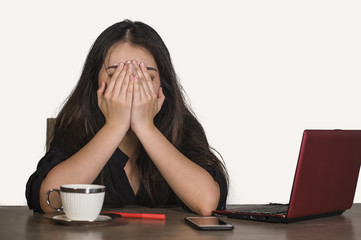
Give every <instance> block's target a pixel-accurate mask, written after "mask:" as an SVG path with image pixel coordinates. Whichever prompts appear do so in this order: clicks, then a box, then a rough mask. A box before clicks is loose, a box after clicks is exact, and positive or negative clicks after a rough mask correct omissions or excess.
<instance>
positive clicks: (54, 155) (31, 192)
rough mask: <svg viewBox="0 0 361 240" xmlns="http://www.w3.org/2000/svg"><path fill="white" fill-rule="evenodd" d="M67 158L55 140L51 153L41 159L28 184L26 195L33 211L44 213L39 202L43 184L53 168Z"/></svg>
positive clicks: (51, 145) (51, 146)
mask: <svg viewBox="0 0 361 240" xmlns="http://www.w3.org/2000/svg"><path fill="white" fill-rule="evenodd" d="M67 158H68V157H67V156H65V155H64V154H63V153H62V152H61V151H60V149H59V147H58V144H57V142H56V141H55V140H54V141H52V143H51V144H50V149H49V151H48V152H47V153H46V154H45V156H44V157H43V158H42V159H40V161H39V163H38V166H37V168H36V171H35V172H34V173H33V174H32V175H31V176H30V177H29V180H28V182H27V184H26V192H25V195H26V199H27V202H28V206H29V208H30V209H33V210H34V211H35V212H41V213H42V212H43V210H42V209H41V207H40V200H39V194H40V186H41V183H42V181H43V179H44V178H45V177H46V175H47V174H48V173H49V172H50V170H51V169H52V168H53V167H55V166H56V165H58V164H59V163H61V162H62V161H64V160H65V159H67Z"/></svg>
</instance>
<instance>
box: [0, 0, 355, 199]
mask: <svg viewBox="0 0 361 240" xmlns="http://www.w3.org/2000/svg"><path fill="white" fill-rule="evenodd" d="M360 12H361V4H360V2H358V1H318V0H312V1H307V0H304V1H286V0H285V1H280V0H277V1H267V0H265V1H257V0H252V1H229V0H228V1H227V0H223V1H210V0H203V1H193V0H190V1H185V0H182V1H177V2H176V3H175V1H159V0H152V1H145V0H138V1H119V0H118V1H89V0H78V1H69V0H65V1H60V2H59V1H56V2H55V1H45V0H44V1H39V0H33V1H25V0H23V1H16V0H14V1H6V3H5V1H2V2H1V3H0V34H1V37H0V43H1V44H0V69H1V73H0V76H1V94H0V104H1V106H0V109H1V117H0V121H1V123H0V128H1V129H0V130H1V131H0V141H1V142H0V143H1V144H0V146H1V157H0V159H1V167H0V189H1V193H0V204H1V205H23V204H26V200H25V196H24V192H25V184H26V181H27V179H28V177H29V176H30V174H31V173H32V172H33V171H34V170H35V168H36V164H37V162H38V161H39V159H40V158H41V157H42V156H43V155H44V144H45V130H46V125H45V124H46V118H47V117H54V116H56V114H57V112H58V110H59V107H60V105H61V104H62V102H63V101H64V99H65V98H66V97H67V96H68V95H69V93H70V91H71V90H72V88H73V87H74V86H75V84H76V82H77V80H78V78H79V76H80V72H81V69H82V65H83V63H84V60H85V57H86V55H87V53H88V50H89V48H90V46H91V45H92V43H93V42H94V40H95V39H96V37H97V36H98V35H99V34H100V33H101V32H102V31H103V30H104V29H105V28H106V27H108V26H110V25H111V24H113V23H115V22H118V21H121V20H123V19H125V18H129V19H131V20H140V21H144V22H145V23H148V24H149V25H151V26H152V27H153V28H155V29H156V30H157V31H158V33H159V34H160V35H161V36H162V38H163V40H164V41H165V43H166V44H167V46H168V48H169V50H170V52H171V55H172V59H173V62H174V66H175V68H176V71H177V73H178V75H179V78H180V80H181V82H182V84H183V87H184V88H185V90H186V92H187V93H188V96H189V99H190V100H191V104H192V107H193V109H194V110H195V112H196V113H197V115H198V117H199V119H200V121H201V123H202V124H203V126H204V128H205V130H206V132H207V135H208V138H209V141H210V143H211V145H212V146H214V147H215V148H216V149H217V150H218V151H220V152H221V153H222V155H223V157H224V160H225V162H226V164H227V167H228V170H229V174H230V182H231V186H230V194H229V199H228V202H229V203H251V202H257V203H264V202H268V201H275V202H287V201H288V199H289V194H290V191H291V185H292V180H293V175H294V170H295V166H296V162H297V157H298V151H299V147H300V141H301V136H302V131H303V130H304V129H305V128H321V129H325V128H326V129H327V128H331V129H333V128H343V129H361V111H360V106H361V94H360V85H361V84H360V80H361V69H360V66H361V44H360V43H361V31H360V29H361V14H360ZM360 190H361V189H360V186H358V190H357V192H356V196H355V202H361V191H360Z"/></svg>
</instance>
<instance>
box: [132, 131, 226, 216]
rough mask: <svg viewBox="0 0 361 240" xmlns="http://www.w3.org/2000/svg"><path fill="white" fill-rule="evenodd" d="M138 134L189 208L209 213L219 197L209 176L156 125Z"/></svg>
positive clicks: (218, 191)
mask: <svg viewBox="0 0 361 240" xmlns="http://www.w3.org/2000/svg"><path fill="white" fill-rule="evenodd" d="M141 133H142V134H139V135H138V138H139V140H140V141H141V143H142V145H143V147H144V148H145V150H146V151H147V153H148V155H149V156H150V158H151V159H152V161H153V162H154V164H155V165H156V167H157V168H158V170H159V171H160V173H161V174H162V176H163V177H164V178H165V180H166V181H167V183H168V184H169V185H170V187H171V188H172V190H173V191H174V192H175V193H176V194H177V196H178V197H179V198H180V199H181V200H182V201H183V202H184V203H185V204H186V205H187V206H188V207H189V208H190V209H191V210H193V211H195V212H197V213H199V214H201V215H210V214H211V213H212V210H215V209H216V208H217V205H218V201H219V198H220V189H219V185H218V183H217V182H215V181H214V179H213V178H212V176H211V175H210V174H209V173H208V172H207V171H206V170H204V169H203V168H202V167H200V166H198V165H197V164H196V163H194V162H192V161H191V160H190V159H188V158H187V157H186V156H184V155H183V154H182V153H181V152H179V151H178V150H177V149H176V148H175V147H174V146H173V145H172V144H171V143H170V142H169V141H168V140H167V139H166V138H165V137H164V136H163V134H162V133H161V132H160V131H159V130H158V129H157V128H156V127H151V128H147V129H143V130H142V131H141Z"/></svg>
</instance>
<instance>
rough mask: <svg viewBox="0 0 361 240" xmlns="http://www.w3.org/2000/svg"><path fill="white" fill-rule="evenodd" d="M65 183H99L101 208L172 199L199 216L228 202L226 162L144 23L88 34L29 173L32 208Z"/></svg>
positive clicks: (162, 46)
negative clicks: (71, 83) (45, 146)
mask: <svg viewBox="0 0 361 240" xmlns="http://www.w3.org/2000/svg"><path fill="white" fill-rule="evenodd" d="M67 183H68V184H69V183H98V184H103V185H105V186H106V197H105V205H108V206H121V205H123V204H139V205H148V206H163V205H166V204H174V203H178V204H179V205H181V206H182V207H183V208H184V209H186V210H188V211H189V210H191V211H194V212H196V213H198V214H201V215H204V216H206V215H210V214H211V213H212V211H213V210H215V209H221V208H224V207H225V203H226V198H227V174H226V171H225V168H224V167H223V164H222V163H221V161H220V160H219V159H218V158H217V157H216V156H215V155H214V154H213V153H212V151H211V150H210V147H209V145H208V142H207V138H206V136H205V133H204V130H203V128H202V126H201V125H200V123H199V122H198V121H197V119H196V118H195V117H194V115H193V114H192V112H191V111H190V110H189V109H188V107H187V106H186V104H185V101H184V99H183V96H182V92H181V86H180V84H179V83H178V81H177V78H176V74H175V72H174V68H173V66H172V63H171V58H170V55H169V52H168V49H167V48H166V46H165V44H164V43H163V41H162V39H161V38H160V36H159V35H158V34H157V32H156V31H155V30H154V29H152V28H151V27H149V26H148V25H146V24H144V23H141V22H131V21H129V20H125V21H123V22H120V23H116V24H114V25H112V26H110V27H109V28H108V29H106V30H105V31H104V32H103V33H102V34H101V35H100V36H99V37H98V39H97V40H96V41H95V43H94V45H93V46H92V48H91V50H90V52H89V54H88V57H87V59H86V62H85V64H84V68H83V72H82V75H81V77H80V80H79V82H78V84H77V86H76V87H75V89H74V91H73V92H72V93H71V95H70V97H69V99H68V100H67V102H66V103H65V105H64V106H63V108H62V110H61V111H60V113H59V115H58V116H57V121H56V124H55V131H54V136H53V141H52V143H51V147H50V150H49V151H48V152H47V153H46V155H45V156H44V157H43V158H42V159H41V160H40V162H39V164H38V166H37V170H36V171H35V173H34V174H33V175H32V176H30V178H29V180H28V183H27V187H26V197H27V200H28V205H29V207H30V208H31V209H34V211H38V212H52V211H53V210H52V209H50V208H49V206H48V205H47V203H46V198H45V195H46V192H47V191H48V190H49V189H51V188H59V187H60V185H62V184H67ZM51 202H52V203H53V202H54V203H57V204H58V205H60V197H59V196H58V195H57V194H51ZM54 205H55V204H54Z"/></svg>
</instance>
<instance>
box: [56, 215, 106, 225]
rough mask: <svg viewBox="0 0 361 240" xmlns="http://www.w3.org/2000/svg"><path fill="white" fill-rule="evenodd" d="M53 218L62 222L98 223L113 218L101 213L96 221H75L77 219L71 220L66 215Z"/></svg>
mask: <svg viewBox="0 0 361 240" xmlns="http://www.w3.org/2000/svg"><path fill="white" fill-rule="evenodd" d="M52 219H53V220H54V221H55V222H57V223H60V224H97V223H105V222H107V221H109V220H111V219H112V218H111V217H109V216H105V215H99V216H98V217H97V218H96V219H95V220H94V221H75V220H71V219H69V218H68V217H67V216H65V215H57V216H54V217H52Z"/></svg>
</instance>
